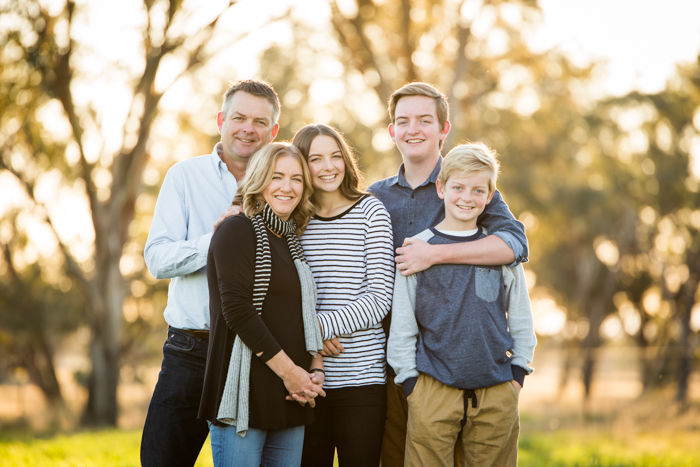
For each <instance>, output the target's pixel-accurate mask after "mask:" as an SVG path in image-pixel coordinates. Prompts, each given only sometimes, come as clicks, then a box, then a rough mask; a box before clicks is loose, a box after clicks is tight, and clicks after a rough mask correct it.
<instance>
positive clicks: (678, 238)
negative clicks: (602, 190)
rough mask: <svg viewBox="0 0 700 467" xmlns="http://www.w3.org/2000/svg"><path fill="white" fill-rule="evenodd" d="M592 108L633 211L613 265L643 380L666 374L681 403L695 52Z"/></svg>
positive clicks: (694, 268) (692, 207) (648, 382)
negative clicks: (655, 78)
mask: <svg viewBox="0 0 700 467" xmlns="http://www.w3.org/2000/svg"><path fill="white" fill-rule="evenodd" d="M595 115H596V118H598V119H599V120H600V122H601V126H602V130H601V131H603V132H604V135H605V136H604V138H602V139H601V140H602V141H608V144H609V149H612V153H611V155H612V156H613V157H616V158H617V159H618V160H620V162H622V164H620V167H619V170H617V171H616V172H615V174H614V176H615V178H616V181H617V189H618V190H619V191H620V192H622V193H625V196H626V197H627V198H629V199H632V200H633V202H634V203H635V208H636V211H637V216H636V227H635V242H636V244H637V248H636V250H635V251H634V252H632V253H633V254H621V255H620V263H619V266H620V270H621V273H622V274H623V276H624V277H623V283H624V284H625V285H624V286H623V287H622V290H624V291H625V292H626V293H627V295H628V297H629V300H630V301H631V302H632V303H634V305H635V307H634V310H635V312H634V313H635V316H636V314H640V315H641V320H640V321H641V323H642V325H641V326H639V327H638V331H637V342H638V343H639V344H640V345H641V347H642V350H643V352H642V368H643V374H644V379H643V382H644V386H645V389H649V388H651V387H654V386H656V385H658V384H659V382H664V381H667V382H671V381H673V382H674V383H677V384H678V391H677V399H678V400H679V401H680V402H686V401H687V395H688V394H687V392H688V378H689V375H690V372H691V371H692V366H693V365H692V364H693V361H694V360H696V359H697V357H696V349H697V348H698V338H699V336H698V333H697V331H698V329H695V330H693V329H691V316H692V313H693V309H694V307H695V304H696V303H697V300H698V295H699V294H700V289H699V288H698V281H699V280H700V209H698V206H700V194H699V193H700V167H698V160H700V149H699V148H700V145H699V144H698V143H700V57H698V61H697V62H696V63H694V64H692V65H688V66H682V67H679V69H678V72H677V74H676V76H675V77H673V78H672V79H671V80H670V81H669V83H668V85H667V87H666V89H665V90H663V91H662V92H659V93H657V94H651V95H644V94H640V93H637V92H633V93H630V94H628V95H626V96H623V97H620V98H617V99H610V100H607V101H604V102H601V103H600V105H599V106H598V108H597V109H596V112H595ZM621 311H622V310H621ZM620 314H621V315H624V313H622V312H621V313H620ZM628 315H629V313H628ZM623 317H624V316H623ZM634 319H635V320H636V319H637V318H636V317H635V318H634ZM667 377H670V378H667Z"/></svg>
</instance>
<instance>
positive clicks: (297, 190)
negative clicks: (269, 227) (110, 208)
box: [263, 156, 304, 221]
mask: <svg viewBox="0 0 700 467" xmlns="http://www.w3.org/2000/svg"><path fill="white" fill-rule="evenodd" d="M303 193H304V172H303V171H302V169H301V164H300V163H299V161H298V160H297V159H295V158H294V157H290V156H282V157H280V158H278V159H277V160H276V161H275V167H274V169H273V173H272V180H270V183H269V184H268V185H267V187H266V188H265V190H264V191H263V198H264V199H265V201H266V202H267V204H269V205H270V207H271V208H272V210H273V211H274V212H275V214H277V217H279V218H280V219H282V220H283V221H286V220H288V219H289V216H291V215H292V212H293V211H294V208H296V207H297V205H298V204H299V202H300V201H301V196H302V194H303Z"/></svg>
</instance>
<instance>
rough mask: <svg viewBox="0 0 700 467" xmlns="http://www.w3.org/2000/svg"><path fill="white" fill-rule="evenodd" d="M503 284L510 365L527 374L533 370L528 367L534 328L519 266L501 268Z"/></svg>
mask: <svg viewBox="0 0 700 467" xmlns="http://www.w3.org/2000/svg"><path fill="white" fill-rule="evenodd" d="M502 271H503V280H504V283H505V289H506V290H505V293H506V296H505V299H506V311H507V312H508V331H509V332H510V335H511V337H513V348H512V349H511V352H512V353H513V360H512V364H513V365H517V366H519V367H520V368H522V369H524V370H525V371H526V372H527V374H530V373H532V372H533V371H534V370H533V368H531V367H530V366H528V365H529V364H530V363H531V362H532V358H533V356H534V354H535V346H536V345H537V337H536V336H535V327H534V323H533V321H532V308H531V307H530V296H529V295H528V292H527V283H526V282H525V272H524V270H523V266H522V265H521V264H519V265H517V266H516V267H513V268H511V267H508V266H503V267H502Z"/></svg>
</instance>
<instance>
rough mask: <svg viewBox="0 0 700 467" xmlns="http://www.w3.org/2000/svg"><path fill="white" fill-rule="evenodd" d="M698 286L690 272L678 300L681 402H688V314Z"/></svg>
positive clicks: (678, 394) (690, 358)
mask: <svg viewBox="0 0 700 467" xmlns="http://www.w3.org/2000/svg"><path fill="white" fill-rule="evenodd" d="M697 287H698V279H697V276H696V274H694V273H693V274H691V276H690V278H689V279H688V281H687V282H686V283H685V284H684V285H683V293H682V294H681V297H680V300H679V302H680V303H679V305H680V306H679V311H681V314H680V319H681V338H680V342H679V347H678V348H679V353H680V356H679V357H680V358H679V365H678V392H677V393H676V400H677V401H678V402H680V403H682V404H685V403H687V402H688V379H689V377H690V372H691V370H692V362H693V354H694V352H693V348H692V346H691V343H690V335H691V331H690V315H691V311H692V310H693V305H695V291H696V289H697Z"/></svg>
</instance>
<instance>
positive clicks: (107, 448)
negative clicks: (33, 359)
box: [0, 428, 700, 467]
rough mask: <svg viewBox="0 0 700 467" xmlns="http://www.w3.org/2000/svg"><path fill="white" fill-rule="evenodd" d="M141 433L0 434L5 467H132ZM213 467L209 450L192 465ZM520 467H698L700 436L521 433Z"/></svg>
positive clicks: (581, 431)
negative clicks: (39, 435)
mask: <svg viewBox="0 0 700 467" xmlns="http://www.w3.org/2000/svg"><path fill="white" fill-rule="evenodd" d="M140 435H141V432H140V431H139V430H135V431H118V430H102V431H84V432H77V433H74V434H70V435H56V436H49V437H39V438H36V437H31V436H30V435H29V434H28V433H26V432H25V433H23V432H18V431H14V432H4V433H0V465H2V466H3V467H25V466H32V467H33V466H41V467H67V466H71V467H72V466H76V467H101V466H109V467H131V466H138V465H139V461H138V459H139V442H140ZM196 465H197V466H198V467H208V466H212V465H213V464H212V460H211V451H210V447H209V444H208V443H207V445H206V446H205V448H204V449H203V450H202V454H201V455H200V457H199V460H198V461H197V464H196ZM519 465H520V466H521V467H535V466H537V467H550V466H551V467H583V466H600V467H662V466H668V467H671V466H673V467H692V466H698V467H700V432H698V431H692V432H652V431H639V432H638V433H636V434H631V433H617V432H616V433H613V432H606V431H600V430H598V431H596V430H591V429H590V428H589V429H576V428H572V429H565V430H557V431H554V432H547V433H546V432H531V433H527V432H526V433H525V434H523V435H522V436H521V438H520V462H519Z"/></svg>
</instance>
